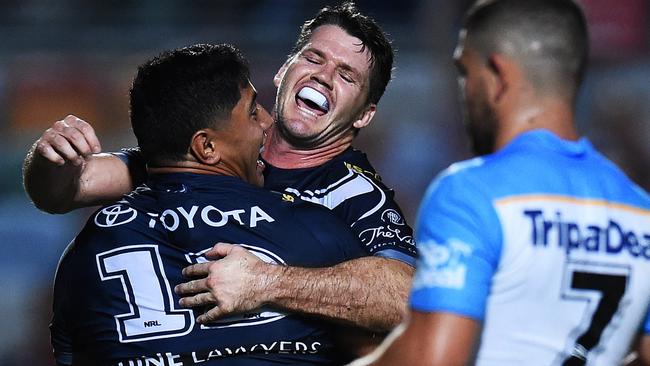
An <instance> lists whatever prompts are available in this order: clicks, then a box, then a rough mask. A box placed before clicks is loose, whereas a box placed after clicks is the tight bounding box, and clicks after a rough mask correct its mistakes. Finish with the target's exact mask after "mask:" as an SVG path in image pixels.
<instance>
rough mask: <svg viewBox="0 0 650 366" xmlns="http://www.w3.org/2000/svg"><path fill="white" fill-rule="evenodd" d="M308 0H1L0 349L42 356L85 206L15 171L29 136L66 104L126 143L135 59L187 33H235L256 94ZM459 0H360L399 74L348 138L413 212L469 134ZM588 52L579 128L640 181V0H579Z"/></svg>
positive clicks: (646, 82) (645, 105)
mask: <svg viewBox="0 0 650 366" xmlns="http://www.w3.org/2000/svg"><path fill="white" fill-rule="evenodd" d="M328 3H333V2H326V1H317V0H229V1H208V0H195V1H173V0H155V1H154V0H143V1H134V0H115V1H110V2H109V1H104V2H99V1H95V2H92V1H82V0H58V1H47V0H1V1H0V136H2V141H3V143H2V144H0V152H1V153H2V155H3V157H4V158H3V159H1V161H0V171H1V172H2V174H1V175H0V177H1V178H0V243H1V244H2V246H3V250H2V253H3V254H2V256H0V296H1V297H0V305H1V307H0V309H2V313H0V365H35V366H38V365H51V364H52V359H51V351H50V345H49V332H48V328H47V326H48V323H49V319H50V316H51V312H50V302H51V299H50V293H51V284H52V279H53V276H54V271H55V268H56V263H57V260H58V258H59V256H60V253H61V252H62V250H63V249H64V247H65V246H66V244H67V243H68V242H69V241H70V240H71V239H72V238H73V236H74V235H75V234H76V232H77V231H78V230H79V229H80V228H81V226H82V225H83V223H84V221H85V220H86V218H87V215H88V214H89V213H90V212H91V211H89V210H80V211H77V212H74V213H71V214H68V215H58V216H53V215H47V214H44V213H41V212H39V211H38V210H36V209H35V208H34V207H33V206H32V205H31V204H30V202H29V200H28V199H27V198H26V196H25V194H24V192H23V190H22V186H21V173H20V168H21V164H22V160H23V157H24V154H25V152H26V151H27V149H28V148H29V146H30V145H31V144H32V142H33V141H34V140H35V139H36V138H37V137H38V136H39V135H40V134H41V132H42V131H43V130H44V129H46V128H47V127H48V126H49V125H51V124H52V123H53V122H54V121H56V120H58V119H62V118H63V117H65V116H66V115H67V114H70V113H72V114H76V115H77V116H80V117H82V118H84V119H86V120H88V121H90V122H92V123H93V125H94V126H95V127H96V129H97V131H98V135H99V137H100V139H101V141H102V143H103V147H104V150H107V151H108V150H115V149H118V148H119V147H122V146H132V145H134V144H135V139H134V138H133V137H132V133H131V130H130V126H129V122H128V88H129V84H130V80H131V78H132V76H133V74H134V72H135V68H136V66H137V65H138V64H139V63H141V62H143V61H144V60H146V59H147V58H150V57H152V56H154V55H156V54H157V53H159V52H160V51H162V50H164V49H169V48H176V47H180V46H186V45H189V44H193V43H198V42H210V43H220V42H229V43H234V44H236V45H238V46H239V47H240V48H241V49H242V50H243V51H244V52H245V54H246V55H247V56H248V58H249V59H250V61H251V66H252V70H253V82H254V83H255V85H256V86H257V88H258V91H259V93H260V100H261V102H262V103H263V104H264V105H265V106H266V107H267V108H270V107H271V105H272V101H273V98H274V94H275V89H274V87H273V84H272V77H273V75H274V74H275V72H276V71H277V69H278V68H279V67H280V66H281V65H282V63H283V62H284V60H285V56H286V54H287V52H288V51H289V49H290V48H291V47H292V45H293V42H294V40H295V37H296V35H297V32H298V28H299V26H300V25H301V24H302V22H303V21H304V20H306V19H307V18H309V17H311V16H312V15H313V14H314V13H315V12H316V11H317V9H319V8H320V7H322V6H323V5H326V4H328ZM469 3H470V2H469V1H466V0H463V1H460V0H459V1H455V0H401V1H390V2H388V1H386V2H382V1H373V0H363V1H362V0H360V1H358V5H359V7H360V8H361V10H362V11H364V12H366V13H368V14H370V15H372V16H373V17H375V18H376V19H377V20H378V21H379V22H380V23H381V24H382V25H383V26H384V29H385V30H386V31H387V32H388V33H389V34H390V36H391V38H392V39H393V41H394V46H395V47H396V49H397V58H396V64H395V66H396V69H395V74H394V80H393V81H392V82H391V84H390V85H389V87H388V89H387V92H386V94H385V95H384V97H383V99H382V100H381V102H380V104H379V108H378V112H377V114H376V116H375V119H374V121H373V123H372V125H371V126H370V127H369V128H367V129H365V130H363V131H362V133H361V134H360V136H359V138H358V141H357V143H356V144H355V145H356V146H358V147H360V148H362V149H363V150H365V151H366V152H367V153H368V155H369V156H370V159H371V161H372V162H373V163H374V165H375V167H376V168H377V169H378V171H379V172H380V173H381V175H382V176H383V178H384V181H385V182H386V183H387V184H388V185H389V186H391V187H394V188H395V190H396V191H397V200H398V202H399V203H400V204H401V205H402V207H403V209H404V211H405V214H406V216H407V219H408V220H409V221H410V222H413V221H414V219H415V215H416V212H417V206H418V202H419V200H420V198H421V197H422V194H423V192H424V190H425V188H426V186H427V184H428V183H429V182H430V181H431V179H432V178H433V177H434V176H435V174H436V173H438V172H439V171H440V170H441V169H443V168H444V167H446V166H447V165H449V164H450V163H452V162H453V161H456V160H460V159H465V158H468V157H469V156H470V155H469V150H468V148H467V144H466V139H465V135H464V131H463V128H462V124H461V121H460V112H459V105H458V102H457V87H456V81H455V71H454V68H453V64H452V62H451V55H452V51H453V49H454V45H455V42H456V36H457V32H458V30H459V24H460V19H461V16H462V13H463V12H464V10H465V9H466V8H467V7H468V5H469ZM580 3H581V4H583V6H584V8H585V11H586V13H587V15H588V19H589V23H590V27H591V28H590V31H591V35H592V60H591V64H590V68H589V70H588V74H587V79H586V83H585V86H584V88H583V90H582V93H581V95H580V99H579V107H578V126H579V129H580V131H581V132H582V133H583V134H584V135H586V136H588V137H589V138H590V139H591V140H592V142H593V143H594V144H595V145H596V146H597V147H598V148H599V149H600V150H601V151H603V152H604V153H605V154H606V155H608V156H609V157H610V158H611V159H613V160H614V161H616V162H617V163H619V164H620V165H621V166H622V168H623V169H624V170H626V171H627V172H628V174H629V175H630V176H631V177H632V178H633V179H634V180H635V181H636V182H638V183H639V184H640V185H641V186H643V187H645V188H646V190H647V189H648V188H650V173H649V168H650V51H649V50H650V47H649V45H650V34H649V33H650V31H649V29H650V27H649V26H648V21H649V20H650V1H648V0H617V1H611V0H580Z"/></svg>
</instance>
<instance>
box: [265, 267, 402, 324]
mask: <svg viewBox="0 0 650 366" xmlns="http://www.w3.org/2000/svg"><path fill="white" fill-rule="evenodd" d="M281 273H282V274H281V276H279V277H278V280H277V281H275V282H274V283H273V284H272V286H271V288H270V289H271V291H270V296H271V297H270V299H269V302H270V303H271V304H272V305H275V306H278V307H281V308H283V309H286V310H290V311H297V312H303V313H308V314H314V315H319V316H324V317H327V318H331V319H335V320H338V321H344V322H349V323H351V324H354V325H358V326H362V327H364V328H368V329H370V330H373V331H389V330H391V329H392V328H394V327H395V326H396V325H397V324H399V322H400V321H401V320H402V317H403V315H404V314H405V312H406V299H407V296H408V290H409V287H410V283H411V278H412V276H413V268H412V267H411V266H409V265H407V264H405V263H402V262H400V261H397V260H392V259H385V258H380V257H363V258H358V259H354V260H350V261H347V262H343V263H340V264H338V265H335V266H333V267H329V268H317V269H313V268H299V267H284V268H281Z"/></svg>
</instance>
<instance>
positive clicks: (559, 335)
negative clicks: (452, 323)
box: [410, 130, 650, 366]
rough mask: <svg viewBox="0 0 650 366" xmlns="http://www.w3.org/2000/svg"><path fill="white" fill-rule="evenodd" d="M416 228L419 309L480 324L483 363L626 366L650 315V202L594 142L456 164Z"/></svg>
mask: <svg viewBox="0 0 650 366" xmlns="http://www.w3.org/2000/svg"><path fill="white" fill-rule="evenodd" d="M416 232H417V233H418V242H419V251H420V258H419V260H418V264H417V271H416V275H415V278H414V282H413V287H412V293H411V299H410V305H411V308H412V309H413V310H416V311H422V312H451V313H455V314H458V315H461V316H466V317H470V318H473V319H476V320H478V321H482V322H483V329H482V334H481V337H480V345H479V349H478V354H477V359H476V364H477V365H481V366H484V365H582V364H586V365H617V364H619V363H620V362H621V360H622V358H623V356H624V355H625V353H626V352H627V351H628V350H629V347H630V344H631V342H632V341H633V339H634V337H635V335H636V334H637V332H638V331H639V329H640V328H641V327H642V326H643V324H644V322H645V321H646V320H645V319H646V318H647V316H648V309H649V304H650V281H649V280H648V279H649V278H650V198H649V197H648V195H647V193H645V192H643V191H642V190H641V189H640V188H639V187H637V186H636V185H634V184H633V183H632V182H631V181H630V180H629V179H628V178H627V177H626V176H625V175H624V174H623V173H622V172H621V171H620V170H619V169H618V168H617V167H616V166H614V164H612V163H611V162H610V161H608V160H607V159H605V158H604V157H603V156H602V155H601V154H599V153H598V152H596V151H595V150H594V148H593V146H592V145H591V144H590V143H589V142H588V141H587V140H586V139H581V140H579V141H576V142H571V141H564V140H561V139H559V138H557V137H556V136H555V135H553V134H551V133H550V132H548V131H544V130H537V131H532V132H528V133H525V134H523V135H521V136H519V137H518V138H516V139H515V140H514V141H512V142H511V143H510V144H509V145H508V146H506V147H505V148H503V149H502V150H500V151H498V152H497V153H495V154H492V155H488V156H486V157H483V158H476V159H473V160H470V161H466V162H463V163H459V164H455V165H452V166H451V167H450V168H449V169H448V170H447V171H446V172H444V173H443V174H441V176H439V178H438V179H437V180H436V181H435V182H434V183H433V184H432V185H431V187H430V188H429V190H428V191H427V193H426V195H425V198H424V201H423V204H422V207H421V208H420V213H419V217H418V223H417V226H416ZM647 322H648V323H646V325H645V327H646V330H647V331H650V327H649V325H650V319H648V320H647Z"/></svg>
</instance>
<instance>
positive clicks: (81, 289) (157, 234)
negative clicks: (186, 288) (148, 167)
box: [52, 174, 363, 365]
mask: <svg viewBox="0 0 650 366" xmlns="http://www.w3.org/2000/svg"><path fill="white" fill-rule="evenodd" d="M150 186H151V188H146V187H145V188H141V189H139V191H138V192H136V193H134V194H131V195H129V196H128V197H125V199H124V200H123V201H120V202H118V203H117V204H114V205H110V206H107V207H104V208H102V209H100V210H99V211H98V212H97V213H96V214H94V215H93V216H92V217H91V219H90V220H89V222H88V224H87V225H86V227H85V229H84V230H83V231H82V232H81V233H80V234H79V236H78V237H77V238H76V239H75V242H74V243H73V244H72V245H71V246H70V248H69V249H68V250H67V253H66V254H64V257H63V258H62V261H61V263H60V265H59V268H58V271H57V278H56V283H55V301H54V320H53V323H52V340H53V344H54V348H55V355H56V358H57V361H58V362H59V363H61V364H71V363H72V361H73V360H74V362H75V364H76V363H78V362H81V363H84V362H85V363H88V364H93V365H103V364H107V365H131V364H133V365H136V364H137V365H140V364H142V365H149V364H150V365H181V364H182V365H195V364H196V365H199V364H200V365H210V364H217V363H218V364H219V365H249V364H256V365H267V364H269V365H270V364H274V365H275V364H288V365H311V364H330V363H331V362H332V361H333V360H335V359H336V354H335V353H334V352H333V349H332V347H333V345H332V340H331V339H330V332H329V331H330V325H329V324H326V323H325V322H322V321H319V320H316V319H308V318H305V317H301V316H297V315H292V314H285V313H282V312H279V311H277V310H275V309H258V310H256V311H252V312H250V313H247V314H239V315H237V316H231V317H226V318H223V319H220V320H219V321H217V322H215V323H213V324H209V325H199V324H196V323H195V320H194V319H195V318H196V316H198V315H199V314H200V313H201V312H202V310H199V311H193V310H189V309H183V308H181V307H179V306H178V300H179V298H178V296H177V295H176V294H175V293H174V292H173V288H174V286H175V285H177V284H179V283H181V282H185V281H187V280H188V279H186V278H183V276H182V273H181V270H182V269H183V268H184V267H186V266H188V265H190V264H192V263H198V262H202V261H205V260H206V259H205V258H204V257H203V253H204V252H205V251H207V250H209V249H210V248H211V247H212V246H213V245H214V244H215V243H217V242H219V241H223V242H232V243H246V245H245V247H246V248H247V249H249V250H250V251H251V252H253V253H254V254H255V255H257V256H258V257H259V258H261V259H262V260H264V261H266V262H271V263H275V264H277V265H286V264H288V265H302V266H307V267H314V266H329V265H332V264H334V263H338V262H341V261H344V260H346V259H351V258H355V257H358V256H360V255H362V254H363V251H362V247H361V245H360V244H359V243H358V241H357V240H356V238H355V237H354V236H353V235H352V234H351V233H350V232H349V231H348V230H347V228H346V227H345V225H343V224H341V222H340V221H338V220H337V219H336V218H335V217H333V215H332V214H331V213H330V212H328V211H327V210H326V209H323V208H320V207H315V206H313V205H309V204H306V203H302V202H300V203H296V204H294V203H291V202H283V201H282V199H281V197H282V196H280V195H276V194H272V193H269V192H267V191H263V190H261V189H258V188H256V187H252V186H249V185H247V184H245V183H243V182H241V181H240V180H237V179H235V178H231V177H222V176H200V175H192V174H171V175H163V176H156V177H153V178H152V181H151V182H150ZM306 222H307V223H310V222H311V223H312V224H311V226H308V225H306V224H305V223H306ZM313 223H318V226H314V225H313ZM315 253H318V255H314V254H315Z"/></svg>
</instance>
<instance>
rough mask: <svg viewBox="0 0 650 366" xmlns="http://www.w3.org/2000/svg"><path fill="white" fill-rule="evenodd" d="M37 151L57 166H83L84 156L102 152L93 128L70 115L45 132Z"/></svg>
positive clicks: (39, 140) (38, 142)
mask: <svg viewBox="0 0 650 366" xmlns="http://www.w3.org/2000/svg"><path fill="white" fill-rule="evenodd" d="M36 151H37V152H38V153H39V154H40V155H41V156H42V157H44V158H45V159H47V160H49V161H51V162H53V163H55V164H57V165H63V164H65V162H71V163H72V164H74V165H76V166H78V165H81V164H83V157H84V156H86V155H90V154H92V153H99V152H101V145H100V144H99V140H98V139H97V135H96V134H95V131H94V129H93V128H92V126H90V125H89V124H88V123H87V122H85V121H84V120H82V119H79V118H77V117H75V116H72V115H70V116H67V117H66V118H65V119H63V120H61V121H57V122H55V123H54V124H53V125H52V127H50V128H48V129H47V130H45V132H44V133H43V135H42V136H41V138H39V139H38V141H37V144H36Z"/></svg>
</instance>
